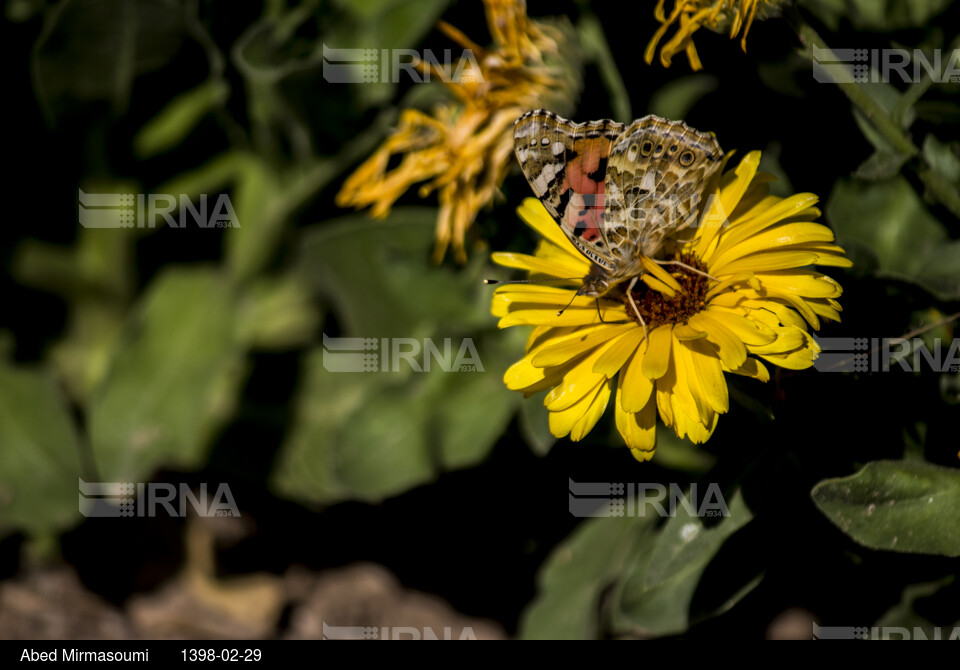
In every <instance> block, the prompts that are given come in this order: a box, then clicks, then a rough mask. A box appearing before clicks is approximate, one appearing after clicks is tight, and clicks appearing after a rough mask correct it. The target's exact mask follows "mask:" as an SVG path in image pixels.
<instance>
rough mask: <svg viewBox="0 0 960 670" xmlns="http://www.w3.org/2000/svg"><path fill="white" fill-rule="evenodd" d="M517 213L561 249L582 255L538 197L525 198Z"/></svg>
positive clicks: (575, 254) (572, 254) (573, 254)
mask: <svg viewBox="0 0 960 670" xmlns="http://www.w3.org/2000/svg"><path fill="white" fill-rule="evenodd" d="M517 214H518V215H519V216H520V218H521V219H523V220H524V222H525V223H526V224H527V225H528V226H530V227H531V228H533V229H534V230H535V231H537V232H538V233H540V235H541V237H545V238H546V239H548V240H550V241H551V242H553V243H554V244H556V245H557V246H558V247H560V248H561V249H566V250H568V251H569V252H570V255H571V256H573V257H578V256H581V254H580V252H579V251H577V250H576V248H575V247H574V246H573V245H572V244H571V243H570V240H568V239H567V236H566V235H564V234H563V231H562V230H560V225H559V224H558V223H557V222H556V221H554V220H553V217H552V216H550V212H548V211H547V208H546V207H544V206H543V203H542V202H540V201H539V200H537V199H536V198H525V199H524V200H523V202H522V203H521V204H520V207H518V208H517Z"/></svg>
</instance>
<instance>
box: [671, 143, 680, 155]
mask: <svg viewBox="0 0 960 670" xmlns="http://www.w3.org/2000/svg"><path fill="white" fill-rule="evenodd" d="M679 148H680V147H678V146H677V145H676V144H671V145H670V153H672V154H675V153H677V149H679Z"/></svg>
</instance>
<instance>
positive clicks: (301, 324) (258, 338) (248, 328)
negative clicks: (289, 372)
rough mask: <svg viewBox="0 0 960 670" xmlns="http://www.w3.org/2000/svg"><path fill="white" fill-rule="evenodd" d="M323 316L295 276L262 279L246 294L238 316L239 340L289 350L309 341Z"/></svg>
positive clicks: (300, 280) (258, 345)
mask: <svg viewBox="0 0 960 670" xmlns="http://www.w3.org/2000/svg"><path fill="white" fill-rule="evenodd" d="M319 322H320V313H319V312H318V310H317V308H316V306H315V305H314V303H313V296H312V294H311V293H310V291H309V290H308V289H307V287H306V285H305V282H304V281H303V279H302V278H301V277H300V276H299V275H298V274H296V273H292V274H290V275H288V276H285V277H279V278H269V279H260V280H258V281H257V282H256V283H254V284H253V285H252V286H250V288H249V289H248V290H247V291H246V292H245V293H244V296H243V299H242V300H241V302H240V305H239V310H238V313H237V337H238V338H239V339H240V340H241V341H242V342H244V343H246V344H247V345H248V346H251V347H257V348H262V349H286V348H289V347H296V346H300V345H303V344H306V343H307V342H309V340H310V338H312V337H313V336H314V334H315V331H316V329H317V325H318V324H319Z"/></svg>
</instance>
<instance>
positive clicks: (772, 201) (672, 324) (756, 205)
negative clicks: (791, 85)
mask: <svg viewBox="0 0 960 670" xmlns="http://www.w3.org/2000/svg"><path fill="white" fill-rule="evenodd" d="M759 162H760V153H759V152H752V153H750V154H748V155H747V156H746V157H745V158H744V159H743V160H742V161H741V162H740V165H739V166H738V167H737V168H736V169H734V170H730V171H727V172H726V173H724V174H723V175H722V176H721V174H720V171H718V173H717V175H716V176H715V177H714V178H713V180H712V182H711V183H710V184H708V185H707V187H706V188H705V190H704V197H703V198H702V203H703V204H702V205H701V217H700V222H699V223H700V225H699V226H698V227H696V228H694V229H691V230H692V235H689V236H687V239H684V240H680V241H679V243H678V251H677V257H678V258H679V259H680V260H681V261H682V262H684V263H685V264H687V265H689V266H692V267H696V268H698V269H699V270H700V271H701V272H705V273H707V274H708V275H710V277H712V278H713V279H710V278H707V277H705V276H703V275H699V274H695V273H693V272H689V271H687V270H682V269H681V270H677V271H674V272H667V271H666V270H665V269H664V268H663V267H661V266H660V265H658V264H656V263H654V262H652V261H647V260H645V261H644V267H645V269H646V271H647V272H646V274H644V275H643V276H642V281H643V284H638V285H637V288H636V289H635V290H634V292H633V298H634V301H635V302H636V303H637V305H638V307H639V310H640V312H641V313H642V315H643V318H644V321H645V322H646V326H647V332H648V333H649V338H647V337H646V336H645V334H644V329H643V327H641V325H640V323H639V321H637V320H636V316H635V314H634V312H633V309H632V308H630V307H628V306H627V302H628V299H627V296H626V294H625V293H624V289H625V285H621V286H620V287H619V288H617V289H615V290H614V291H613V292H611V293H608V294H607V295H606V296H604V297H602V298H600V299H596V298H589V297H585V296H579V297H573V295H574V292H575V288H576V287H578V286H579V284H580V281H579V280H572V281H569V282H567V283H563V282H561V283H560V285H559V286H558V285H556V284H554V285H550V286H545V285H538V284H519V285H518V284H511V285H505V286H501V287H498V288H497V289H496V291H495V292H494V296H493V305H492V312H493V314H494V316H498V317H500V322H499V326H500V327H501V328H506V327H508V326H520V325H530V326H534V329H533V332H532V333H531V334H530V338H529V341H528V342H527V350H526V355H525V356H524V357H523V358H522V359H521V360H520V361H519V362H517V363H515V364H514V365H512V366H511V367H510V368H509V369H508V370H507V372H506V374H505V375H504V382H505V383H506V385H507V387H508V388H510V389H513V390H515V391H520V392H522V393H524V394H525V395H526V396H528V397H529V396H530V395H532V394H534V393H537V392H540V391H545V390H549V391H550V392H549V393H548V394H547V396H546V398H545V400H544V404H545V405H546V407H547V409H548V410H549V417H550V431H551V432H552V433H553V434H554V435H555V436H557V437H563V436H565V435H570V439H572V440H575V441H576V440H580V439H581V438H583V437H584V436H585V435H586V434H587V433H588V432H590V430H591V429H592V428H593V426H594V425H596V423H597V421H598V420H599V419H600V417H601V416H602V415H603V413H604V411H605V410H606V407H607V405H608V403H609V401H610V397H611V396H615V399H614V413H615V419H616V425H617V428H618V430H619V432H620V435H621V436H622V437H623V439H624V441H625V442H626V444H627V446H629V447H630V449H631V452H632V453H633V455H634V456H635V457H636V458H637V459H638V460H647V459H650V458H651V457H652V456H653V451H654V448H655V447H656V431H655V426H656V417H657V413H658V412H659V414H660V418H661V419H662V420H663V423H664V424H665V425H667V426H669V427H672V428H673V429H674V431H675V432H676V434H677V435H678V436H680V437H684V436H686V437H689V438H690V440H692V441H693V442H696V443H701V442H704V441H706V440H707V439H708V438H709V437H710V435H711V434H712V433H713V431H714V429H715V428H716V426H717V418H718V416H719V415H720V414H723V413H724V412H726V411H727V409H728V397H727V385H726V380H725V378H724V374H723V373H724V372H729V373H733V374H737V375H744V376H747V377H753V378H754V379H759V380H761V381H767V380H768V379H769V378H770V375H769V373H768V371H767V368H766V366H765V365H764V361H765V362H767V363H772V364H774V365H778V366H780V367H783V368H789V369H794V370H799V369H803V368H807V367H810V366H811V365H812V364H813V361H814V360H815V359H816V357H817V355H818V354H819V351H820V350H819V347H818V346H817V344H816V342H815V341H814V339H813V337H812V336H811V335H810V334H809V333H808V330H807V327H808V326H812V327H813V328H814V329H819V327H820V319H831V320H835V321H839V320H840V304H839V303H838V302H837V298H838V297H840V294H841V292H842V290H841V288H840V285H839V284H838V283H837V282H836V281H834V280H833V279H831V278H830V277H828V276H826V275H824V274H821V273H819V272H817V271H816V270H813V269H810V268H806V267H804V266H809V265H812V264H820V265H833V266H838V267H849V266H850V265H851V263H850V261H849V260H848V259H846V258H844V257H843V255H842V254H843V253H844V252H843V249H841V248H840V247H837V246H835V245H833V244H832V242H833V233H832V232H831V231H830V229H829V228H827V227H826V226H823V225H821V224H819V223H814V220H815V219H816V218H817V217H818V216H819V215H820V211H819V210H818V209H817V208H816V207H815V206H814V205H815V204H816V203H817V200H818V199H817V197H816V196H815V195H813V194H811V193H800V194H797V195H793V196H791V197H789V198H780V197H777V196H773V195H770V194H769V186H768V185H769V182H771V181H773V180H774V178H773V177H772V176H770V175H766V174H763V173H758V172H757V166H758V164H759ZM518 211H519V214H520V217H521V218H522V219H523V220H524V221H525V222H526V223H527V224H528V225H530V226H531V227H532V228H533V229H535V230H536V231H537V232H538V233H540V234H541V235H542V236H543V238H544V239H543V240H541V242H540V244H539V246H538V247H537V250H536V252H535V254H534V255H533V256H530V255H527V254H519V253H503V252H501V253H495V254H493V260H494V261H495V262H496V263H498V264H500V265H503V266H506V267H510V268H518V269H522V270H526V271H528V272H530V273H532V274H533V275H534V276H536V277H539V278H551V277H554V278H567V279H569V278H571V277H583V276H585V275H586V274H587V271H588V269H589V267H590V262H589V261H588V260H587V259H586V258H585V257H584V256H583V255H582V254H580V253H579V252H578V251H577V250H576V249H575V248H574V246H573V245H572V244H571V243H570V241H569V240H568V239H567V238H566V237H565V236H564V234H563V233H562V231H561V230H560V228H559V226H558V225H557V224H556V222H554V220H553V219H552V218H551V217H550V215H549V214H548V213H547V211H546V209H545V208H544V207H543V205H542V204H541V203H540V202H539V201H538V200H535V199H533V198H528V199H527V200H525V201H524V203H523V205H522V206H521V207H520V208H519V210H518ZM668 267H671V266H668ZM672 267H677V266H672ZM571 298H572V299H573V302H572V304H570V306H569V308H567V309H564V307H565V306H566V305H567V304H568V303H570V301H571ZM558 310H563V312H562V314H560V315H558V313H557V312H558ZM601 319H602V320H601ZM614 380H616V384H614ZM614 387H616V389H615V390H614Z"/></svg>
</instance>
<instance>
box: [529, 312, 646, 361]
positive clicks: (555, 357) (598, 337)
mask: <svg viewBox="0 0 960 670" xmlns="http://www.w3.org/2000/svg"><path fill="white" fill-rule="evenodd" d="M635 328H636V326H635V324H633V323H623V324H617V325H611V326H608V327H606V328H598V329H595V330H592V331H591V332H590V333H589V334H584V335H582V336H581V337H576V338H570V339H567V340H564V341H563V342H557V343H554V344H551V345H549V346H546V347H544V348H543V349H541V350H540V351H539V352H537V354H536V355H535V356H534V357H533V359H532V363H533V364H534V365H535V366H537V367H540V368H542V367H548V366H551V365H562V364H563V363H566V362H567V361H569V360H570V359H571V358H575V357H577V356H579V355H580V354H583V353H586V352H587V351H590V350H591V349H595V348H596V347H598V346H600V345H601V344H603V343H605V342H607V341H609V340H612V339H613V338H615V337H617V336H619V335H622V334H623V333H625V332H627V331H628V330H634V329H635ZM641 332H642V331H641Z"/></svg>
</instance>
